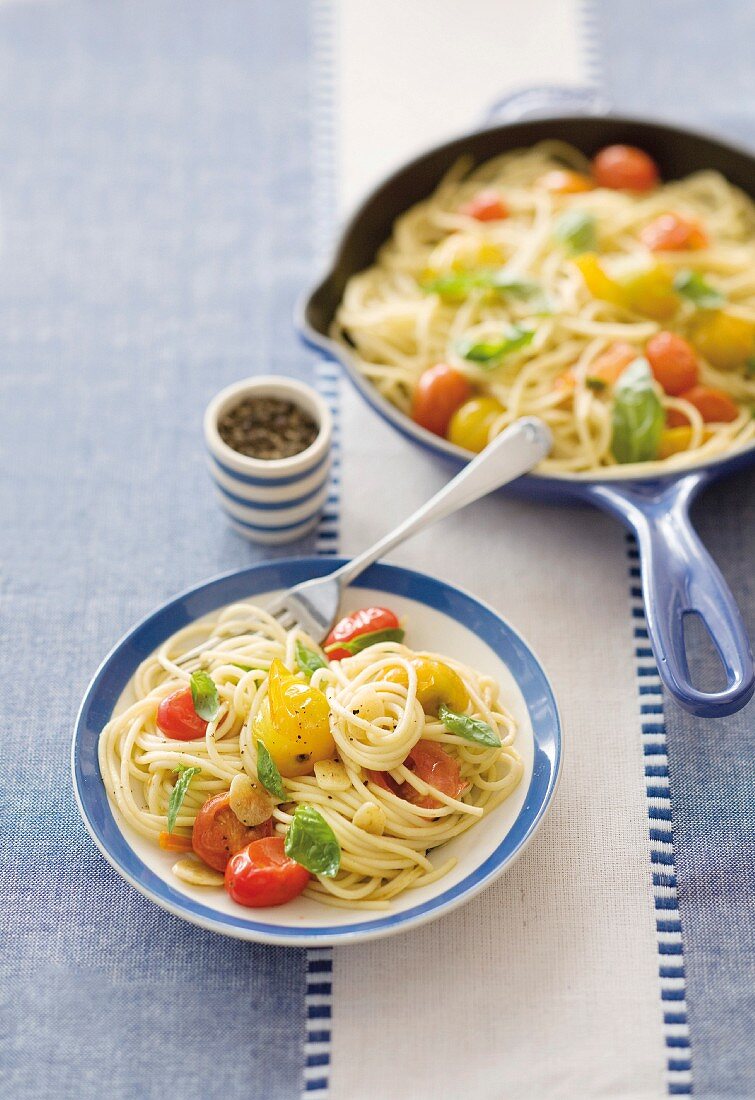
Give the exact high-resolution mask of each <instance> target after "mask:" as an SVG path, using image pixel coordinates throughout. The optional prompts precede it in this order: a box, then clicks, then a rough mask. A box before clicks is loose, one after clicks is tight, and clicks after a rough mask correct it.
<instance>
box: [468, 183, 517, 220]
mask: <svg viewBox="0 0 755 1100" xmlns="http://www.w3.org/2000/svg"><path fill="white" fill-rule="evenodd" d="M459 213H460V214H466V215H467V217H469V218H474V219H475V221H478V222H498V221H501V220H502V219H503V218H507V217H508V216H509V210H508V207H507V206H506V203H505V202H504V201H503V199H502V198H501V196H500V195H499V194H498V192H497V191H494V190H492V188H488V189H486V190H485V191H479V192H478V193H477V194H476V195H475V197H474V198H473V199H471V200H470V201H469V202H466V203H464V205H463V206H460V207H459Z"/></svg>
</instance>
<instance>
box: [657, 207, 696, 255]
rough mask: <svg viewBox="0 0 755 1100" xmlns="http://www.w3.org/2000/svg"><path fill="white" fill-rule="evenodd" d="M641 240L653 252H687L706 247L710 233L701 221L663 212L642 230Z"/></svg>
mask: <svg viewBox="0 0 755 1100" xmlns="http://www.w3.org/2000/svg"><path fill="white" fill-rule="evenodd" d="M640 240H641V241H642V243H643V244H644V245H645V247H646V248H649V249H650V251H651V252H685V251H687V250H689V249H695V248H706V247H707V245H708V234H707V233H706V232H705V230H704V229H703V227H702V226H701V225H700V223H699V222H697V221H693V220H692V219H691V218H683V217H682V215H681V214H673V213H670V214H661V215H659V217H657V218H656V219H655V221H652V222H650V224H649V225H646V226H645V228H644V229H643V230H642V231H641V232H640Z"/></svg>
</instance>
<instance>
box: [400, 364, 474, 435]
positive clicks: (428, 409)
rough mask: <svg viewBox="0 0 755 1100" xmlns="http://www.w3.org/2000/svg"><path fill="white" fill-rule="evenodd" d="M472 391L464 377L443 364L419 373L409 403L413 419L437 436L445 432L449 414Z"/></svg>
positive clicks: (450, 414) (453, 411)
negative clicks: (410, 403)
mask: <svg viewBox="0 0 755 1100" xmlns="http://www.w3.org/2000/svg"><path fill="white" fill-rule="evenodd" d="M471 392H472V387H471V386H470V384H469V382H468V381H467V379H466V378H465V377H464V375H463V374H461V373H460V372H459V371H457V370H454V368H453V367H449V366H448V365H447V364H446V363H436V365H435V366H434V367H429V368H428V370H426V371H424V372H423V374H421V375H420V379H419V382H418V383H417V388H416V390H415V391H414V400H413V402H412V419H413V420H415V421H416V422H417V424H421V426H422V427H423V428H427V430H428V431H429V432H434V433H435V434H436V435H445V434H446V432H447V431H448V425H449V423H450V421H451V417H452V416H453V414H454V413H455V412H456V410H457V409H458V408H459V406H460V405H463V404H464V402H465V401H466V400H467V398H468V397H469V395H470V394H471Z"/></svg>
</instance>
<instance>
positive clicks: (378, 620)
mask: <svg viewBox="0 0 755 1100" xmlns="http://www.w3.org/2000/svg"><path fill="white" fill-rule="evenodd" d="M398 629H399V621H398V619H397V618H396V616H395V615H394V614H393V612H392V611H389V610H388V608H387V607H363V608H362V609H361V611H355V612H354V614H353V615H347V616H346V618H345V619H341V621H340V622H338V623H336V625H335V626H334V627H333V629H332V630H331V632H330V634H328V636H327V638H326V639H325V641H324V643H323V648H324V650H325V652H326V653H327V655H328V658H329V660H331V661H341V660H343V658H344V657H350V656H351V653H350V651H349V650H348V649H345V648H344V647H343V643H344V642H351V641H353V640H354V638H359V637H361V635H362V634H375V633H376V632H377V631H381V630H398Z"/></svg>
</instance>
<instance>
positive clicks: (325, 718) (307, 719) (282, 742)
mask: <svg viewBox="0 0 755 1100" xmlns="http://www.w3.org/2000/svg"><path fill="white" fill-rule="evenodd" d="M254 736H255V738H256V739H258V740H260V741H264V743H265V747H266V749H267V751H268V752H269V753H270V755H271V756H272V758H273V760H274V762H275V765H276V767H277V768H278V771H279V772H280V773H281V775H282V776H284V777H285V778H286V779H291V778H292V777H294V776H296V775H311V774H312V772H313V770H314V766H315V764H316V762H317V761H318V760H328V759H329V758H330V757H332V756H333V755H334V753H335V749H336V746H335V742H334V740H333V736H332V734H331V732H330V706H329V704H328V700H327V699H326V698H325V695H324V694H323V693H322V692H321V691H319V690H318V689H317V688H313V687H310V685H309V684H305V683H302V681H301V680H297V679H296V677H295V676H292V675H291V673H290V672H289V671H288V669H287V668H286V666H285V665H284V664H283V662H282V661H279V660H278V659H277V658H276V659H275V660H274V661H273V663H272V664H271V665H270V675H269V678H268V698H267V700H266V701H265V703H264V704H263V706H262V707H261V708H260V711H259V713H258V714H257V716H256V718H255V720H254Z"/></svg>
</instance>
